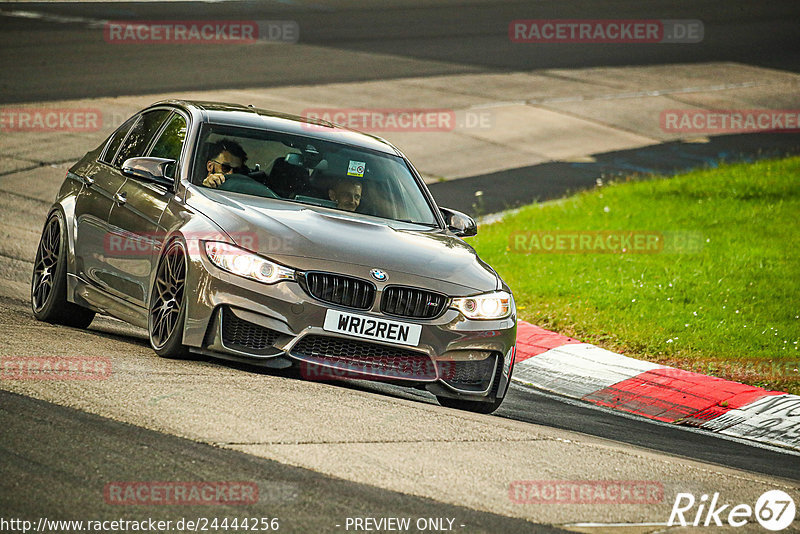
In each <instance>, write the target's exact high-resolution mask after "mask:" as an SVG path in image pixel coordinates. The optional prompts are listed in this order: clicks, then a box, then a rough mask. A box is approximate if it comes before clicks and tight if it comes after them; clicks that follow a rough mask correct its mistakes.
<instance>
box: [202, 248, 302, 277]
mask: <svg viewBox="0 0 800 534" xmlns="http://www.w3.org/2000/svg"><path fill="white" fill-rule="evenodd" d="M205 247H206V256H208V259H209V260H211V263H213V264H214V265H216V266H217V267H219V268H220V269H224V270H226V271H228V272H231V273H233V274H238V275H239V276H244V277H245V278H250V279H251V280H257V281H259V282H264V283H265V284H274V283H275V282H280V281H281V280H294V270H292V269H289V268H288V267H284V266H283V265H278V264H277V263H273V262H271V261H269V260H267V259H264V258H262V257H261V256H256V255H255V254H251V253H250V252H247V251H246V250H242V249H240V248H239V247H235V246H233V245H229V244H227V243H220V242H218V241H206V242H205Z"/></svg>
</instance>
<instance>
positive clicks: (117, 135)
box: [100, 115, 136, 165]
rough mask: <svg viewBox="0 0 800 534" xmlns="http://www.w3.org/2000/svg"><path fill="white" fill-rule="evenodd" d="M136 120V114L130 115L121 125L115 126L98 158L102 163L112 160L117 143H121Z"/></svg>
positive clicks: (117, 146) (109, 162)
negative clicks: (115, 128)
mask: <svg viewBox="0 0 800 534" xmlns="http://www.w3.org/2000/svg"><path fill="white" fill-rule="evenodd" d="M135 121H136V115H134V116H133V117H131V118H130V119H128V120H126V121H125V122H123V123H122V126H120V127H119V128H117V131H116V132H114V133H113V134H112V135H111V138H110V139H109V141H108V144H107V145H106V150H105V152H103V155H102V156H101V158H100V161H102V162H103V163H108V164H109V165H110V164H111V162H112V161H113V160H114V154H116V153H117V149H118V148H119V145H121V144H122V140H123V139H125V136H126V135H127V133H128V130H130V129H131V126H133V123H134V122H135Z"/></svg>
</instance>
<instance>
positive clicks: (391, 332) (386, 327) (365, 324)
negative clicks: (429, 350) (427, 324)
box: [322, 310, 422, 347]
mask: <svg viewBox="0 0 800 534" xmlns="http://www.w3.org/2000/svg"><path fill="white" fill-rule="evenodd" d="M322 328H323V329H324V330H326V331H328V332H337V333H339V334H347V335H349V336H355V337H362V338H365V339H374V340H377V341H383V342H386V343H396V344H398V345H411V346H414V347H416V346H417V345H418V344H419V336H420V334H421V333H422V325H418V324H409V323H401V322H399V321H389V320H387V319H378V318H377V317H368V316H366V315H356V314H354V313H344V312H340V311H336V310H328V311H327V313H326V314H325V324H324V325H323V326H322Z"/></svg>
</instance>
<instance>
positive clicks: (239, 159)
mask: <svg viewBox="0 0 800 534" xmlns="http://www.w3.org/2000/svg"><path fill="white" fill-rule="evenodd" d="M245 161H247V153H246V152H245V151H244V149H243V148H242V145H240V144H239V143H237V142H236V141H232V140H230V139H221V140H219V141H217V142H216V143H214V144H213V145H211V149H210V150H209V151H208V161H207V162H206V170H207V171H208V176H206V179H205V180H203V185H204V186H206V187H213V188H216V187H219V186H220V185H222V184H223V183H224V182H225V176H226V175H228V174H233V173H243V172H245V171H246V169H245V167H244V162H245Z"/></svg>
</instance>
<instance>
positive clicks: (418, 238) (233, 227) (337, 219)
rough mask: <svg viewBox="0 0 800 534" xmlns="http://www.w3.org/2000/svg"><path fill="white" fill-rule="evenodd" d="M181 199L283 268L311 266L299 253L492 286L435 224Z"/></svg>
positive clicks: (271, 203)
mask: <svg viewBox="0 0 800 534" xmlns="http://www.w3.org/2000/svg"><path fill="white" fill-rule="evenodd" d="M187 201H188V203H189V204H190V205H191V206H192V207H194V208H195V209H198V210H199V211H201V212H202V213H203V214H204V215H206V216H208V217H209V218H211V219H212V220H213V221H214V222H215V223H217V224H218V225H219V226H220V227H221V228H222V230H224V231H225V232H226V233H227V234H228V235H229V236H230V237H231V239H232V240H233V241H234V242H235V243H236V244H237V245H239V246H240V247H242V248H245V249H248V250H252V251H254V252H258V253H259V254H261V255H263V256H266V257H268V258H271V259H273V260H275V261H277V262H280V263H284V264H286V265H288V266H290V267H294V268H298V269H301V270H302V269H310V268H312V269H314V270H319V267H318V266H319V265H320V261H314V262H304V261H303V260H302V259H301V258H309V259H313V260H321V261H324V262H331V264H333V263H337V264H349V265H354V266H355V265H358V266H361V267H362V269H357V272H359V273H361V272H363V267H367V268H369V269H373V268H374V269H381V270H384V271H386V272H387V273H388V274H389V277H390V280H391V279H392V273H393V272H394V273H404V274H405V275H411V276H413V277H415V278H426V279H429V280H430V281H429V282H427V283H424V285H425V286H427V287H429V288H433V289H435V283H436V282H437V281H438V282H445V283H448V285H449V284H456V285H459V286H462V287H465V288H469V289H472V290H475V291H476V292H481V291H493V290H495V289H497V288H498V287H499V280H498V277H497V275H496V274H495V272H494V270H493V269H492V268H491V267H489V266H488V265H487V264H486V263H485V262H483V261H482V260H481V259H480V258H479V257H478V255H477V254H476V252H475V250H474V249H473V248H472V247H470V246H469V245H468V244H466V243H465V242H464V241H462V240H461V239H458V238H456V237H453V236H452V235H450V234H448V233H447V232H445V231H444V230H441V229H433V230H429V229H427V228H425V227H422V226H419V225H413V224H408V223H402V222H394V221H383V220H379V219H375V218H372V217H369V216H365V215H360V214H348V213H343V212H338V211H336V210H331V209H326V208H318V207H316V206H308V205H303V204H298V203H294V202H287V201H280V200H273V199H267V198H261V197H256V196H247V195H240V194H231V193H219V192H216V191H203V192H202V194H195V195H191V196H190V198H187ZM309 263H310V264H312V265H313V267H312V266H311V265H309ZM322 265H324V263H323V264H322ZM330 269H331V270H333V267H332V266H331V267H330ZM344 274H355V272H353V273H347V272H345V273H344ZM403 278H404V279H406V280H408V277H407V276H404V277H403ZM419 283H420V284H421V285H422V284H423V280H420V281H419Z"/></svg>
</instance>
